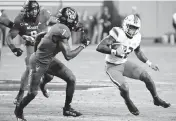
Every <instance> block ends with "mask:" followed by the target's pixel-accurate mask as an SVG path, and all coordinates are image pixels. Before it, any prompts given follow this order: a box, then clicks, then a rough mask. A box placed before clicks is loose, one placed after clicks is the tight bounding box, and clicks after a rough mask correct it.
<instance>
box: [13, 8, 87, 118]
mask: <svg viewBox="0 0 176 121" xmlns="http://www.w3.org/2000/svg"><path fill="white" fill-rule="evenodd" d="M59 20H60V23H56V24H55V25H53V26H52V27H51V29H50V30H49V31H48V32H47V33H46V35H45V36H44V37H43V38H42V40H41V42H40V43H39V45H38V47H37V50H36V52H35V53H33V54H32V55H31V57H30V60H29V64H30V69H31V76H30V78H29V80H30V82H31V83H30V88H29V91H28V93H27V95H26V96H25V97H24V98H23V99H22V101H21V102H20V104H19V105H17V106H16V108H15V115H16V117H17V118H19V119H22V120H23V121H25V120H26V119H25V118H24V116H23V109H24V108H25V107H26V106H27V105H28V104H29V103H30V102H31V101H32V100H33V99H34V98H35V96H36V95H37V93H38V88H39V85H40V79H41V77H42V76H43V75H44V74H45V73H46V72H48V73H49V70H52V72H51V73H50V74H52V75H55V76H57V77H60V78H61V79H63V80H64V81H66V83H67V87H66V99H65V105H64V108H63V115H64V116H74V117H77V116H80V115H82V114H81V113H80V112H78V111H75V110H74V109H73V108H71V105H70V104H71V102H72V98H73V94H74V90H75V81H76V78H75V76H74V74H73V73H72V71H71V70H70V69H69V68H67V67H66V66H65V65H64V64H63V63H62V62H61V61H59V60H58V59H56V58H55V55H56V54H57V53H59V52H62V54H63V55H64V57H65V59H66V60H71V59H73V58H74V57H76V56H77V55H78V54H79V53H80V52H81V51H82V50H83V49H84V48H85V47H86V46H88V45H89V43H90V39H89V38H87V36H84V38H83V40H82V43H81V44H80V46H79V47H77V48H76V49H74V50H71V49H70V46H69V44H68V40H69V39H70V37H71V31H74V30H75V27H76V25H77V24H78V14H77V12H76V11H75V10H74V9H73V8H70V7H65V8H63V9H62V10H61V15H60V16H59ZM52 64H53V65H54V66H53V65H52ZM48 69H49V70H48Z"/></svg>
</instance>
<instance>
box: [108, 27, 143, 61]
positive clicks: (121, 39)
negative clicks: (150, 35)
mask: <svg viewBox="0 0 176 121" xmlns="http://www.w3.org/2000/svg"><path fill="white" fill-rule="evenodd" d="M109 35H110V36H112V37H113V38H114V39H115V40H116V42H117V43H120V44H122V45H124V52H125V53H124V54H123V57H117V56H115V55H111V54H106V58H105V60H106V61H107V62H110V63H114V64H122V63H125V62H126V61H127V56H128V54H130V53H131V52H133V50H135V49H136V48H137V47H138V46H139V45H140V42H141V34H140V33H138V34H136V35H135V36H133V38H132V39H129V38H128V37H127V36H126V34H125V32H124V31H123V30H122V28H119V27H113V28H112V29H111V30H110V32H109ZM124 55H125V56H124Z"/></svg>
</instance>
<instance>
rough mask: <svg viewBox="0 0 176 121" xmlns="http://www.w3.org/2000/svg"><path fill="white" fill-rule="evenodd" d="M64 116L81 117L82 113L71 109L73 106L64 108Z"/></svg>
mask: <svg viewBox="0 0 176 121" xmlns="http://www.w3.org/2000/svg"><path fill="white" fill-rule="evenodd" d="M63 115H64V116H73V117H78V116H81V115H82V113H80V112H78V111H75V110H74V109H73V108H71V106H69V107H64V108H63Z"/></svg>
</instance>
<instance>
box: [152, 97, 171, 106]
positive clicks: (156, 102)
mask: <svg viewBox="0 0 176 121" xmlns="http://www.w3.org/2000/svg"><path fill="white" fill-rule="evenodd" d="M153 102H154V105H156V106H162V107H163V108H168V107H170V106H171V104H170V103H167V102H165V101H163V100H162V99H160V98H159V97H155V98H154V101H153Z"/></svg>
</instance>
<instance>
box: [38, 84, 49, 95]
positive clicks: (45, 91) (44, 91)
mask: <svg viewBox="0 0 176 121" xmlns="http://www.w3.org/2000/svg"><path fill="white" fill-rule="evenodd" d="M40 89H41V91H42V93H43V95H44V96H45V97H46V98H49V90H48V89H45V84H43V83H42V82H41V83H40Z"/></svg>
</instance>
